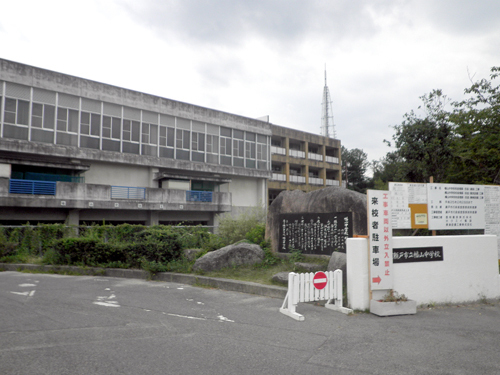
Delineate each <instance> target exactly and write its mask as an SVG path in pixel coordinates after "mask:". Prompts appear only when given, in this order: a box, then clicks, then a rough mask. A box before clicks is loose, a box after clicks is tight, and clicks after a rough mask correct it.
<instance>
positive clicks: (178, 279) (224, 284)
mask: <svg viewBox="0 0 500 375" xmlns="http://www.w3.org/2000/svg"><path fill="white" fill-rule="evenodd" d="M0 270H2V271H21V270H30V271H38V272H74V273H78V274H81V275H87V276H107V277H121V278H127V279H142V280H147V279H148V278H149V273H148V272H146V271H143V270H130V269H121V268H98V267H88V268H87V267H85V268H81V267H76V266H40V265H36V264H17V263H12V264H11V263H0ZM151 280H154V281H166V282H173V283H179V284H187V285H195V286H201V287H209V288H215V289H222V290H227V291H231V292H240V293H248V294H256V295H259V296H264V297H271V298H285V296H286V293H287V290H288V289H287V288H285V287H281V286H272V285H263V284H257V283H253V282H249V281H239V280H230V279H221V278H216V277H207V276H200V275H190V274H182V273H172V272H159V273H157V274H156V275H154V276H153V277H152V278H151Z"/></svg>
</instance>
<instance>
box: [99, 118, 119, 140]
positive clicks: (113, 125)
mask: <svg viewBox="0 0 500 375" xmlns="http://www.w3.org/2000/svg"><path fill="white" fill-rule="evenodd" d="M120 125H121V119H120V118H118V117H111V116H103V117H102V137H103V138H110V139H118V140H119V139H120Z"/></svg>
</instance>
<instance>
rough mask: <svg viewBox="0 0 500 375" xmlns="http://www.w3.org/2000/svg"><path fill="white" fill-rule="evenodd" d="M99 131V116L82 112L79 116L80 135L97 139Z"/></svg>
mask: <svg viewBox="0 0 500 375" xmlns="http://www.w3.org/2000/svg"><path fill="white" fill-rule="evenodd" d="M100 129H101V115H98V114H96V113H89V112H82V113H81V115H80V133H81V134H84V135H92V136H96V137H98V136H99V135H100V134H99V133H100Z"/></svg>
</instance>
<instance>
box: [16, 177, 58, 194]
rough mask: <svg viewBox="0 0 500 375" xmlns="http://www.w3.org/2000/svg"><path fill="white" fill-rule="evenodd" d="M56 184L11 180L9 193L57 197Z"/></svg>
mask: <svg viewBox="0 0 500 375" xmlns="http://www.w3.org/2000/svg"><path fill="white" fill-rule="evenodd" d="M56 184H57V183H56V182H52V181H33V180H15V179H11V180H10V183H9V193H11V194H31V195H56Z"/></svg>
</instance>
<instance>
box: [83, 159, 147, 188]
mask: <svg viewBox="0 0 500 375" xmlns="http://www.w3.org/2000/svg"><path fill="white" fill-rule="evenodd" d="M84 176H85V183H87V184H100V185H114V186H130V187H157V186H151V183H152V177H151V173H150V168H149V167H144V166H140V165H132V164H128V165H127V164H118V163H99V162H93V163H92V164H91V166H90V169H89V170H88V171H87V172H85V174H84Z"/></svg>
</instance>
